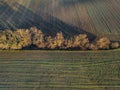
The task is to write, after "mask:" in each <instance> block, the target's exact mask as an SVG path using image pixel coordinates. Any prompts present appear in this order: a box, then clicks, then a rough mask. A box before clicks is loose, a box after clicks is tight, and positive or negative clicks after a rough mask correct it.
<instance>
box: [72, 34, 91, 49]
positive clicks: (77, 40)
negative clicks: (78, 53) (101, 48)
mask: <svg viewBox="0 0 120 90" xmlns="http://www.w3.org/2000/svg"><path fill="white" fill-rule="evenodd" d="M74 47H77V48H80V49H87V48H88V47H89V40H88V38H87V35H86V34H79V35H77V36H75V37H74Z"/></svg>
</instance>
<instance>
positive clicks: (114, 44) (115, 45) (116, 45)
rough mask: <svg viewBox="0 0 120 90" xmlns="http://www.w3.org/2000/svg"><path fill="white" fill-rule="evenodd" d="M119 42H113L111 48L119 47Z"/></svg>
mask: <svg viewBox="0 0 120 90" xmlns="http://www.w3.org/2000/svg"><path fill="white" fill-rule="evenodd" d="M119 46H120V45H119V43H118V42H112V43H111V45H110V48H111V49H116V48H119Z"/></svg>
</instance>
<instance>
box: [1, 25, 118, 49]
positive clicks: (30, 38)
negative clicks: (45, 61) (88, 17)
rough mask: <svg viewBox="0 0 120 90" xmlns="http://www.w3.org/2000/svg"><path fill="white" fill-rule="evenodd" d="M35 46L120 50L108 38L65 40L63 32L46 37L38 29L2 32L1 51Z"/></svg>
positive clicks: (81, 35) (83, 35)
mask: <svg viewBox="0 0 120 90" xmlns="http://www.w3.org/2000/svg"><path fill="white" fill-rule="evenodd" d="M30 46H35V47H36V48H38V49H51V50H52V49H53V50H54V49H61V50H62V49H63V50H67V49H68V50H69V49H70V50H75V49H76V50H106V49H115V48H119V43H118V42H112V41H110V40H109V39H108V38H106V37H101V38H96V39H95V40H94V41H89V38H88V37H87V35H86V34H79V35H76V36H74V37H69V38H65V37H64V36H63V34H62V32H58V33H57V34H56V36H54V37H52V36H48V35H44V34H43V32H42V31H41V30H39V29H37V28H36V27H32V28H30V29H18V30H16V31H12V30H4V31H0V49H2V50H8V49H9V50H20V49H23V48H25V47H30Z"/></svg>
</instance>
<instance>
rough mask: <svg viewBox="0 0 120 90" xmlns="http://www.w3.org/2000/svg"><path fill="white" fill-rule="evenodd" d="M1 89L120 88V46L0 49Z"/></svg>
mask: <svg viewBox="0 0 120 90" xmlns="http://www.w3.org/2000/svg"><path fill="white" fill-rule="evenodd" d="M0 90H120V50H113V51H112V50H110V51H109V50H108V51H85V52H84V51H39V50H38V51H0Z"/></svg>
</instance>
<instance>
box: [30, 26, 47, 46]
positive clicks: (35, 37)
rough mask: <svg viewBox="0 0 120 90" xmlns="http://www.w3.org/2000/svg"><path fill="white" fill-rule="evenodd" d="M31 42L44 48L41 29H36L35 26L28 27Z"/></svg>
mask: <svg viewBox="0 0 120 90" xmlns="http://www.w3.org/2000/svg"><path fill="white" fill-rule="evenodd" d="M30 32H31V39H32V44H33V45H36V46H37V47H38V48H44V47H45V42H44V34H43V33H42V31H41V30H38V29H37V28H36V27H32V28H30Z"/></svg>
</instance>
